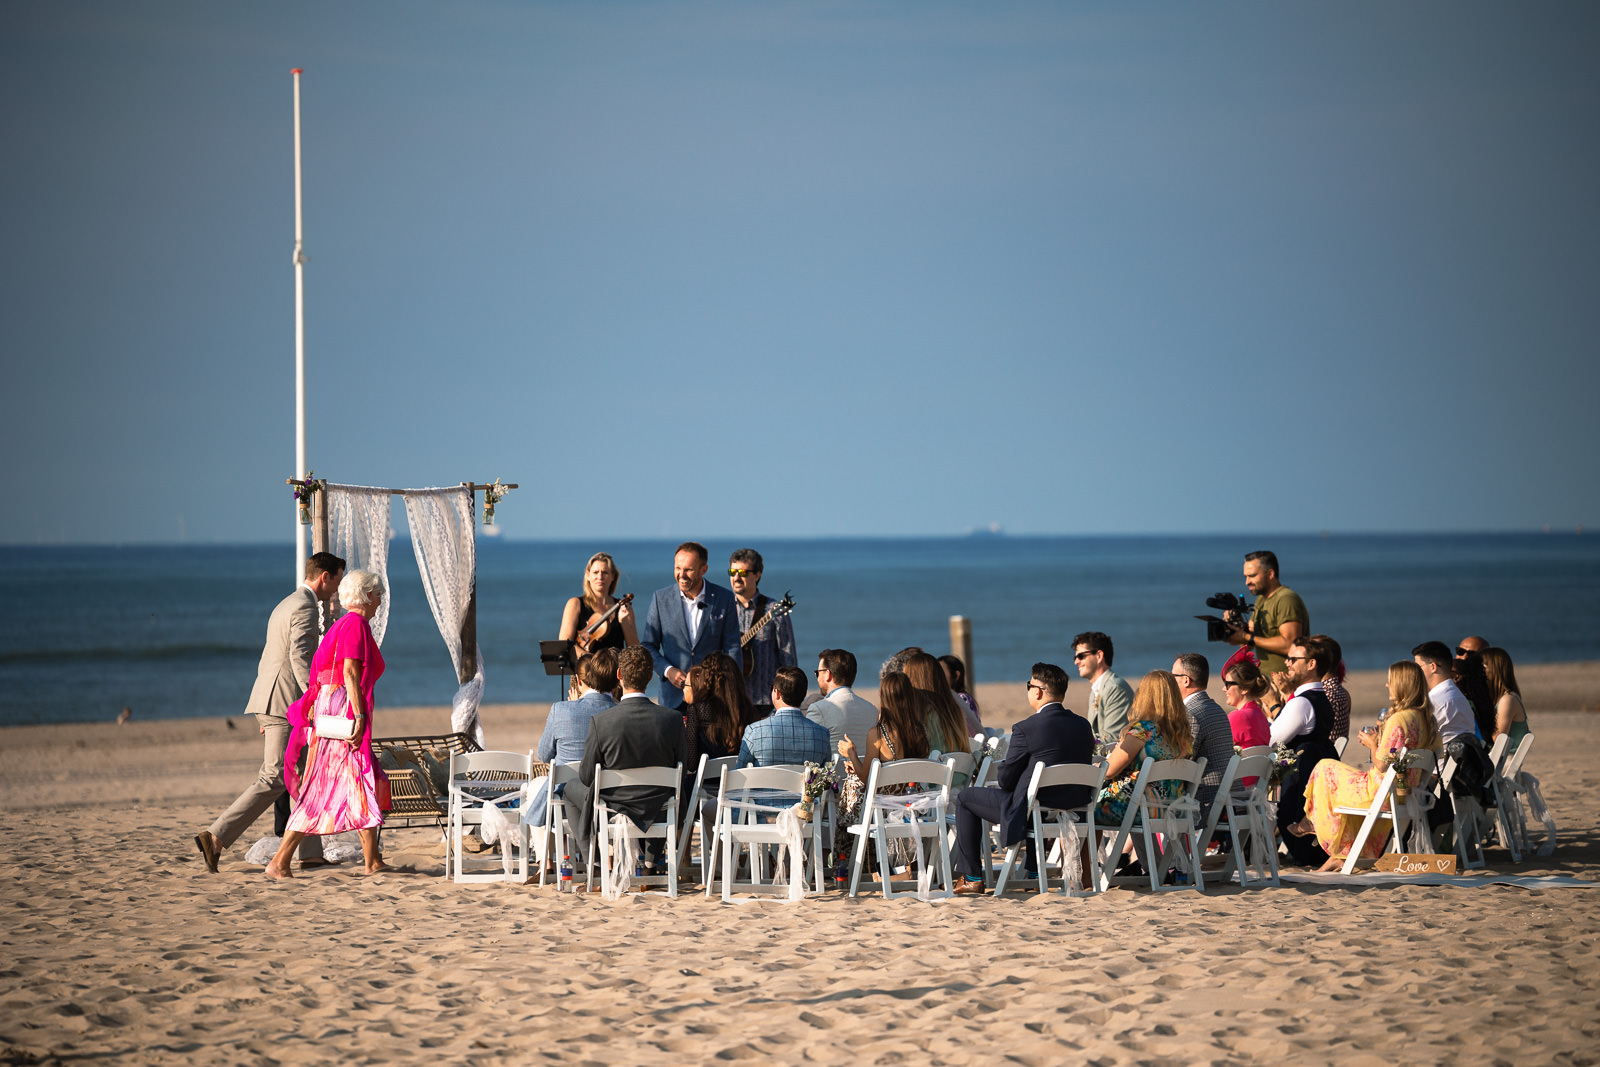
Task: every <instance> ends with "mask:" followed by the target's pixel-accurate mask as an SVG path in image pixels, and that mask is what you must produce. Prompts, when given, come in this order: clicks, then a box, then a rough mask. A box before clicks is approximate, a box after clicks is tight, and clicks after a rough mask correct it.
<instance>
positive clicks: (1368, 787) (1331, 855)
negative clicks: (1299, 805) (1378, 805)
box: [1289, 660, 1443, 871]
mask: <svg viewBox="0 0 1600 1067" xmlns="http://www.w3.org/2000/svg"><path fill="white" fill-rule="evenodd" d="M1386 688H1387V689H1388V690H1389V714H1388V716H1387V717H1386V718H1385V719H1384V720H1383V722H1382V725H1381V727H1373V726H1369V727H1367V728H1366V729H1364V730H1362V731H1361V732H1360V733H1359V734H1357V735H1356V737H1357V739H1359V740H1360V742H1361V743H1362V744H1363V745H1366V746H1367V748H1369V749H1370V750H1371V751H1372V766H1371V767H1368V768H1362V767H1352V766H1350V765H1349V764H1347V763H1343V762H1341V761H1339V760H1331V759H1325V760H1319V761H1318V763H1317V765H1316V767H1315V768H1313V769H1312V771H1311V780H1310V781H1309V782H1308V783H1307V784H1306V794H1305V795H1306V817H1305V818H1304V819H1303V820H1301V821H1300V822H1299V823H1296V824H1295V825H1294V826H1291V827H1290V828H1289V832H1290V833H1294V834H1299V835H1301V836H1305V835H1306V834H1311V833H1315V834H1316V835H1317V841H1318V843H1320V844H1321V845H1322V847H1323V850H1324V851H1326V852H1327V853H1328V861H1327V862H1326V863H1324V864H1323V865H1322V870H1324V871H1334V870H1338V869H1339V868H1340V867H1342V866H1343V865H1344V861H1345V858H1346V857H1347V856H1349V855H1350V848H1351V846H1353V845H1354V844H1355V840H1356V835H1357V834H1358V833H1360V831H1361V822H1362V819H1361V816H1359V815H1340V814H1338V813H1337V812H1335V811H1334V810H1333V809H1334V808H1335V807H1348V808H1365V807H1368V806H1369V805H1371V803H1372V797H1373V794H1374V793H1376V792H1377V790H1378V786H1379V785H1381V784H1382V782H1383V776H1384V774H1385V772H1386V771H1387V770H1388V762H1389V759H1390V757H1391V756H1392V755H1394V754H1395V753H1398V752H1399V751H1400V750H1401V749H1402V748H1408V749H1412V750H1416V749H1423V748H1427V749H1432V750H1433V751H1434V754H1435V755H1436V756H1437V755H1438V754H1439V753H1440V752H1441V751H1442V748H1443V746H1442V745H1441V743H1440V739H1439V726H1438V724H1437V723H1436V722H1435V721H1434V718H1433V708H1432V707H1431V706H1430V705H1429V703H1428V683H1427V682H1426V681H1425V680H1424V679H1423V677H1422V668H1421V667H1418V666H1417V665H1416V664H1415V663H1413V662H1412V661H1411V660H1402V661H1400V662H1399V663H1396V664H1393V665H1392V666H1390V668H1389V680H1388V682H1387V683H1386ZM1380 731H1381V732H1380ZM1405 773H1406V780H1407V781H1408V782H1409V783H1410V784H1411V786H1412V787H1413V788H1414V787H1416V786H1418V785H1420V784H1421V782H1420V777H1421V774H1422V772H1421V771H1419V770H1409V771H1406V772H1405ZM1383 844H1384V839H1383V838H1382V837H1379V836H1371V837H1368V838H1367V841H1366V844H1365V845H1363V846H1362V848H1361V856H1362V858H1363V859H1377V858H1378V857H1379V856H1381V855H1382V854H1383Z"/></svg>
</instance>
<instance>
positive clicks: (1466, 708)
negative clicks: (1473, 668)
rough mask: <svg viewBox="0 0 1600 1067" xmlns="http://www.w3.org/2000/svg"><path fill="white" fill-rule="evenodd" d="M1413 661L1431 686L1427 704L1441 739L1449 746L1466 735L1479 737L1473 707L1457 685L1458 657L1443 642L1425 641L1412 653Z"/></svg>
mask: <svg viewBox="0 0 1600 1067" xmlns="http://www.w3.org/2000/svg"><path fill="white" fill-rule="evenodd" d="M1411 659H1412V661H1413V662H1415V663H1416V665H1417V666H1418V667H1421V668H1422V677H1423V678H1424V679H1426V680H1427V683H1428V704H1429V705H1430V706H1431V707H1432V708H1433V721H1434V723H1435V724H1436V725H1437V726H1438V727H1439V736H1440V737H1442V738H1444V743H1445V744H1447V745H1448V744H1449V743H1450V742H1451V741H1454V740H1455V739H1456V738H1458V737H1460V736H1462V735H1463V734H1476V732H1477V725H1476V723H1475V722H1474V720H1473V717H1472V705H1471V704H1469V703H1467V698H1466V697H1465V696H1464V695H1463V694H1462V692H1461V690H1460V689H1459V688H1458V687H1457V686H1456V683H1455V657H1453V656H1452V655H1450V649H1449V647H1448V646H1447V645H1445V643H1444V642H1443V641H1424V642H1423V643H1422V644H1420V645H1418V646H1417V647H1416V648H1413V649H1412V650H1411Z"/></svg>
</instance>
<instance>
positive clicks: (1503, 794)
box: [1494, 733, 1534, 863]
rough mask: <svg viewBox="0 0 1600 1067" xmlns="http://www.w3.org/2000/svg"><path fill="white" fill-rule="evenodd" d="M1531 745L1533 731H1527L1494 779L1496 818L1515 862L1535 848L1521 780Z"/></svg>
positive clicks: (1520, 860)
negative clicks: (1530, 835)
mask: <svg viewBox="0 0 1600 1067" xmlns="http://www.w3.org/2000/svg"><path fill="white" fill-rule="evenodd" d="M1532 749H1533V734H1531V733H1530V734H1524V735H1523V736H1522V743H1521V744H1519V745H1517V747H1516V748H1515V749H1514V750H1513V751H1512V752H1511V753H1510V754H1509V755H1507V756H1506V758H1505V763H1504V764H1503V765H1502V767H1501V769H1500V773H1498V774H1496V775H1495V779H1494V784H1495V800H1496V804H1495V813H1496V820H1497V821H1498V824H1499V827H1500V836H1501V838H1502V839H1504V840H1505V843H1506V848H1507V849H1509V850H1510V852H1511V861H1512V862H1513V863H1521V862H1522V859H1523V857H1524V856H1527V855H1530V854H1532V853H1533V852H1534V847H1533V842H1532V841H1531V840H1530V839H1529V837H1528V813H1527V811H1526V810H1524V808H1523V806H1522V805H1523V800H1524V796H1525V791H1524V790H1523V788H1522V782H1521V776H1522V767H1523V764H1525V763H1526V762H1527V760H1528V753H1529V752H1530V751H1531V750H1532Z"/></svg>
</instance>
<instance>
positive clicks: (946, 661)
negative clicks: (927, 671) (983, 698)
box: [939, 656, 983, 733]
mask: <svg viewBox="0 0 1600 1067" xmlns="http://www.w3.org/2000/svg"><path fill="white" fill-rule="evenodd" d="M939 666H941V667H943V668H944V673H945V677H947V678H949V679H950V691H951V692H953V693H955V695H956V699H957V700H959V701H961V703H963V704H965V705H966V707H967V711H968V712H970V713H971V715H970V716H969V717H970V718H971V719H972V721H974V722H977V723H978V724H979V729H982V723H983V718H982V716H980V715H979V713H978V698H977V697H975V696H973V695H972V694H971V693H969V692H967V665H966V664H965V663H962V662H961V657H960V656H940V657H939ZM977 732H978V731H977V730H974V731H973V733H977Z"/></svg>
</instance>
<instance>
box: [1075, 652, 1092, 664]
mask: <svg viewBox="0 0 1600 1067" xmlns="http://www.w3.org/2000/svg"><path fill="white" fill-rule="evenodd" d="M1092 655H1094V653H1093V652H1079V653H1078V654H1077V655H1075V656H1073V657H1072V662H1074V663H1077V662H1078V661H1079V660H1085V659H1088V658H1089V657H1090V656H1092Z"/></svg>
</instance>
